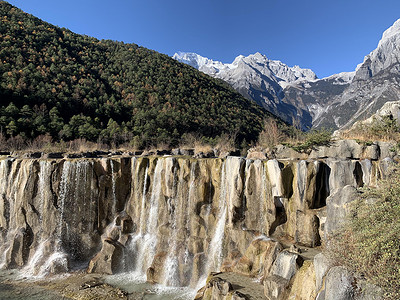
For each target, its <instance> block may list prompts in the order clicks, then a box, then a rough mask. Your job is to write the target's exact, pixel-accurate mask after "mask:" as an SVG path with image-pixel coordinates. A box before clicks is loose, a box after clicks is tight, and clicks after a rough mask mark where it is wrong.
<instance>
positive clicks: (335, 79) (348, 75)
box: [321, 71, 356, 85]
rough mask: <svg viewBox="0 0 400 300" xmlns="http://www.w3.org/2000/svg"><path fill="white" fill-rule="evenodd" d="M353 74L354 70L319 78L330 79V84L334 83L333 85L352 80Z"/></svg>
mask: <svg viewBox="0 0 400 300" xmlns="http://www.w3.org/2000/svg"><path fill="white" fill-rule="evenodd" d="M355 74H356V72H355V71H353V72H342V73H338V74H333V75H331V76H328V77H325V78H322V79H321V80H326V81H331V82H332V84H335V85H343V84H349V83H351V82H352V80H353V78H354V75H355Z"/></svg>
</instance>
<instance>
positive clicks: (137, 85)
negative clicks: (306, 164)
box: [0, 1, 267, 146]
mask: <svg viewBox="0 0 400 300" xmlns="http://www.w3.org/2000/svg"><path fill="white" fill-rule="evenodd" d="M0 18H1V22H0V76H1V77H0V78H1V84H0V106H1V107H0V127H1V130H2V133H3V134H4V135H6V136H7V137H11V136H16V135H20V136H22V137H24V138H27V139H32V138H35V137H37V136H39V135H43V134H46V133H48V134H50V135H51V136H52V137H53V139H55V140H72V139H76V138H85V139H87V140H90V141H96V140H98V139H101V140H103V141H105V142H116V143H121V142H129V141H132V140H135V141H136V142H137V141H140V144H141V145H142V146H145V145H150V144H152V145H157V144H158V143H167V144H172V145H174V144H177V143H178V142H179V140H180V138H181V136H182V135H183V134H185V133H189V132H197V133H200V134H201V135H202V136H204V137H208V138H213V137H216V136H218V135H221V134H223V133H232V132H236V133H238V140H243V139H246V140H247V141H249V140H254V139H256V137H257V135H258V134H259V132H260V131H261V129H262V121H263V118H264V117H265V116H266V115H267V113H266V112H265V111H263V110H262V109H261V108H259V107H258V106H257V105H256V104H254V103H253V102H251V101H248V100H246V99H245V98H243V97H242V96H241V95H239V94H238V93H236V92H235V91H234V90H233V89H231V88H230V87H228V86H227V84H225V83H223V82H222V81H219V80H216V79H212V78H210V77H209V76H207V75H204V74H203V73H201V72H199V71H197V70H195V69H194V68H192V67H189V66H186V65H184V64H182V63H179V62H177V61H175V60H174V59H172V58H170V57H168V56H166V55H163V54H160V53H157V52H155V51H151V50H148V49H146V48H143V47H139V46H138V45H135V44H124V43H123V42H116V41H110V40H101V41H100V40H97V39H95V38H92V37H88V36H83V35H78V34H74V33H73V32H71V31H69V30H67V29H65V28H58V27H56V26H53V25H51V24H48V23H46V22H43V21H41V20H40V19H38V18H36V17H34V16H31V15H29V14H26V13H24V12H22V11H21V10H19V9H18V8H16V7H13V6H12V5H10V4H8V3H7V2H4V1H2V2H0Z"/></svg>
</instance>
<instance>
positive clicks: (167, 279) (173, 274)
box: [161, 161, 186, 286]
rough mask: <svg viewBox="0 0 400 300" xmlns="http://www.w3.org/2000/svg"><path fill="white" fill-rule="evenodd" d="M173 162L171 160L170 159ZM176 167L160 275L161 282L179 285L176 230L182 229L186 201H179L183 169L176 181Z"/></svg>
mask: <svg viewBox="0 0 400 300" xmlns="http://www.w3.org/2000/svg"><path fill="white" fill-rule="evenodd" d="M172 164H173V161H172ZM176 179H177V176H176V168H174V171H173V196H172V197H171V199H170V202H171V204H170V206H171V213H170V221H171V224H172V226H171V229H172V233H171V241H172V243H171V246H170V248H169V249H168V255H167V258H166V260H165V264H164V270H163V275H162V281H161V283H162V284H164V285H168V286H179V284H180V282H179V275H178V272H179V270H178V267H179V261H178V259H179V253H177V251H178V249H177V246H178V244H177V243H178V232H179V230H181V229H182V227H181V224H179V221H181V220H182V213H183V207H182V206H183V205H184V203H186V201H179V200H181V199H182V196H183V195H182V194H181V191H182V189H181V185H182V184H183V170H181V171H180V175H179V179H178V181H176Z"/></svg>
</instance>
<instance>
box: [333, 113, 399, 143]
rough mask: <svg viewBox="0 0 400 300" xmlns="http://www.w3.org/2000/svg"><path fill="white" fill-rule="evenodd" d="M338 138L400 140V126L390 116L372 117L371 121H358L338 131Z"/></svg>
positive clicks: (364, 140) (365, 140) (366, 140)
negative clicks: (346, 128) (350, 126)
mask: <svg viewBox="0 0 400 300" xmlns="http://www.w3.org/2000/svg"><path fill="white" fill-rule="evenodd" d="M338 137H339V138H342V139H354V140H358V141H362V142H370V141H384V142H391V141H395V142H398V141H400V128H399V126H398V125H397V121H396V120H395V119H393V118H391V117H390V116H384V117H381V118H379V119H378V118H374V119H373V120H372V122H371V123H365V122H358V123H356V124H355V125H354V126H353V127H352V128H350V129H348V130H345V131H340V132H339V136H338Z"/></svg>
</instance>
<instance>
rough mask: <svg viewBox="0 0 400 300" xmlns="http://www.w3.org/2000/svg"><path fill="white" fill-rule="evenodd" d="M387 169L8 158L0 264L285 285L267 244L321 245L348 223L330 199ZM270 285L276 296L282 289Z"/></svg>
mask: <svg viewBox="0 0 400 300" xmlns="http://www.w3.org/2000/svg"><path fill="white" fill-rule="evenodd" d="M385 166H386V165H385V164H380V163H378V162H376V161H368V160H364V161H362V162H359V161H351V160H339V159H335V160H332V159H326V160H315V161H304V160H296V161H289V160H282V161H278V160H269V161H263V160H251V159H247V160H246V159H244V158H240V157H228V158H226V159H220V158H212V159H193V158H185V157H172V156H169V157H150V156H148V157H122V158H93V159H84V158H78V159H10V158H7V159H6V158H5V159H2V160H0V178H1V180H0V253H1V254H0V266H1V267H3V268H14V267H22V268H24V270H25V271H26V272H27V273H29V274H43V275H44V274H47V273H48V272H62V271H65V270H68V268H69V267H70V266H71V265H73V264H75V263H82V262H85V263H88V264H89V268H88V271H89V272H96V273H107V274H111V273H116V272H120V271H128V272H135V273H136V274H138V275H139V276H143V277H144V278H146V276H147V278H148V279H149V281H152V282H158V283H162V284H165V285H171V286H182V285H191V286H196V285H197V283H198V282H203V281H205V278H206V277H207V275H208V274H209V273H210V272H213V271H214V272H217V271H220V270H221V267H223V268H226V270H231V271H235V272H240V273H242V274H246V275H250V276H255V277H259V278H263V279H265V278H267V277H268V276H272V275H274V276H279V277H281V278H284V279H285V280H290V278H291V277H292V276H293V274H292V275H290V276H289V275H288V274H289V273H290V274H291V272H289V271H288V272H289V273H288V274H286V273H282V272H283V270H286V269H285V268H286V267H283V265H286V264H284V263H283V262H284V261H285V259H283V254H279V253H281V251H282V250H283V247H282V245H281V244H279V243H277V242H275V241H274V240H271V239H270V238H269V237H273V238H274V239H275V240H276V239H279V238H281V237H285V238H286V239H289V240H291V241H293V242H295V243H297V244H299V245H303V246H308V247H315V246H318V245H319V244H321V243H323V242H324V236H325V234H324V232H327V231H328V232H330V231H331V230H333V229H335V228H336V227H335V226H337V225H338V224H340V222H341V219H342V216H343V215H344V214H345V210H343V209H344V208H342V206H343V205H342V203H341V202H340V203H339V202H337V201H336V200H335V199H338V201H341V200H340V199H342V198H341V195H342V194H340V191H347V189H348V188H347V187H346V186H349V188H351V187H353V189H354V187H357V186H361V185H373V184H374V182H376V177H377V176H378V175H377V174H381V173H384V170H386V169H385ZM379 176H381V175H379ZM335 197H336V198H335ZM349 197H350V196H349ZM278 254H279V255H280V256H279V259H277V257H278ZM281 256H282V257H281ZM289 260H290V259H289ZM89 261H90V263H89ZM274 261H276V263H275V265H278V262H282V263H281V265H282V267H280V266H281V265H279V267H274V266H275V265H274ZM295 261H296V263H295V265H296V267H295V269H296V270H297V269H298V268H300V267H301V263H299V262H297V259H295ZM271 269H274V271H271ZM289 269H290V268H289V267H288V270H289ZM270 283H271V285H272V286H275V287H274V289H279V288H280V286H281V283H282V280H270ZM278 283H279V284H278ZM277 284H278V285H277ZM271 288H272V287H271Z"/></svg>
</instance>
